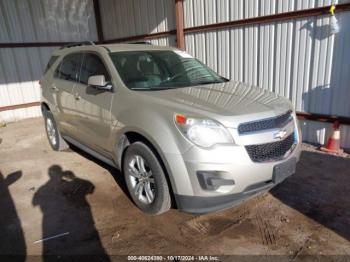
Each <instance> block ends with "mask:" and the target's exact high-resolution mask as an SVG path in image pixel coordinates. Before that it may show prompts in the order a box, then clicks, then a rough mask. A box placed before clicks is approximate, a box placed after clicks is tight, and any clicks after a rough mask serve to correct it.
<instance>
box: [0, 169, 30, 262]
mask: <svg viewBox="0 0 350 262" xmlns="http://www.w3.org/2000/svg"><path fill="white" fill-rule="evenodd" d="M21 177H22V172H21V171H17V172H14V173H11V174H9V175H7V176H6V178H5V177H4V176H3V174H2V173H1V172H0V214H1V215H0V234H1V243H0V255H16V260H17V261H25V257H26V250H27V248H26V243H25V240H24V234H23V229H22V225H21V221H20V219H19V217H18V214H17V211H16V207H15V204H14V201H13V199H12V197H11V194H10V190H9V187H10V186H11V185H12V184H14V183H15V182H17V180H19V179H20V178H21Z"/></svg>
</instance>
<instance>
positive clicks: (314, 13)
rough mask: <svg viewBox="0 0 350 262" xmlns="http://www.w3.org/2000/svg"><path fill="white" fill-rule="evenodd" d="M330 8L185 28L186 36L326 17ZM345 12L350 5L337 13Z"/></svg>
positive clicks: (339, 7)
mask: <svg viewBox="0 0 350 262" xmlns="http://www.w3.org/2000/svg"><path fill="white" fill-rule="evenodd" d="M330 7H331V6H325V7H318V8H312V9H306V10H299V11H292V12H284V13H280V14H274V15H267V16H259V17H252V18H248V19H242V20H236V21H229V22H223V23H216V24H209V25H202V26H195V27H189V28H185V29H184V31H185V34H189V33H198V32H205V31H212V30H219V29H225V28H232V27H240V26H251V25H257V24H266V23H272V22H282V21H285V20H291V19H298V18H306V17H312V16H318V15H326V14H329V9H330ZM344 11H350V3H346V4H339V5H337V8H336V12H344ZM344 30H345V29H344Z"/></svg>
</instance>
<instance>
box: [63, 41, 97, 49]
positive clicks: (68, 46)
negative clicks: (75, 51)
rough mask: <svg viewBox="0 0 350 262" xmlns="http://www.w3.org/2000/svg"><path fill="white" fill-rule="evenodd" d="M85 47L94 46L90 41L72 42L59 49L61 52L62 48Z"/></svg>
mask: <svg viewBox="0 0 350 262" xmlns="http://www.w3.org/2000/svg"><path fill="white" fill-rule="evenodd" d="M85 45H95V43H94V42H92V41H83V42H72V43H69V44H67V45H64V46H61V47H60V48H59V49H60V50H61V49H64V48H70V47H74V46H85Z"/></svg>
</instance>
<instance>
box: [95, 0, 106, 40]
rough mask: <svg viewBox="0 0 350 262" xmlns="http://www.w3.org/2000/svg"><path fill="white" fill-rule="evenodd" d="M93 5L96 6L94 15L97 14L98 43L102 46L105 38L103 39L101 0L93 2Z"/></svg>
mask: <svg viewBox="0 0 350 262" xmlns="http://www.w3.org/2000/svg"><path fill="white" fill-rule="evenodd" d="M93 4H94V13H95V22H96V29H97V37H98V42H99V43H100V44H102V43H103V42H104V37H103V29H102V21H101V10H100V2H99V0H93Z"/></svg>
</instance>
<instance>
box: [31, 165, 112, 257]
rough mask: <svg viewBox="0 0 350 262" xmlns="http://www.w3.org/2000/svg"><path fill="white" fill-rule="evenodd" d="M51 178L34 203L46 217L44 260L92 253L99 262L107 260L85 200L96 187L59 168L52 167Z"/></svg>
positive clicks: (37, 194) (38, 191)
mask: <svg viewBox="0 0 350 262" xmlns="http://www.w3.org/2000/svg"><path fill="white" fill-rule="evenodd" d="M48 175H49V180H48V181H47V182H46V183H45V184H44V185H42V186H41V187H40V188H39V189H38V190H37V191H36V192H35V194H34V197H33V200H32V204H33V206H39V207H40V210H41V212H42V214H43V221H42V232H43V235H42V239H43V241H42V245H43V252H42V254H43V256H44V260H46V258H48V259H49V260H50V259H51V258H52V256H62V255H64V256H67V255H75V256H76V255H79V254H84V255H88V254H92V255H98V257H99V259H100V261H108V260H109V259H108V256H107V255H106V252H105V250H104V248H103V246H102V244H101V240H100V237H99V234H98V232H97V230H96V228H95V223H94V219H93V216H92V213H91V208H90V205H89V203H88V201H87V199H86V196H87V195H88V194H93V192H94V189H95V187H94V185H93V184H92V183H91V182H90V181H88V180H85V179H81V178H79V177H76V176H75V175H74V173H73V172H71V171H69V170H62V168H61V167H60V166H58V165H53V166H51V167H50V168H49V170H48Z"/></svg>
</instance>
